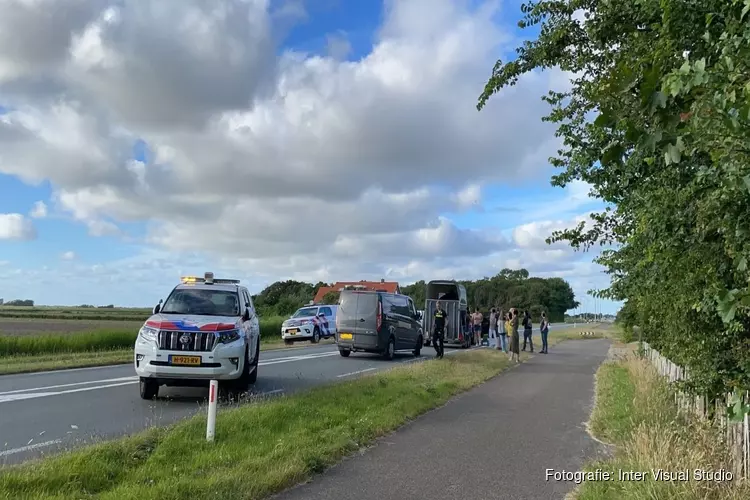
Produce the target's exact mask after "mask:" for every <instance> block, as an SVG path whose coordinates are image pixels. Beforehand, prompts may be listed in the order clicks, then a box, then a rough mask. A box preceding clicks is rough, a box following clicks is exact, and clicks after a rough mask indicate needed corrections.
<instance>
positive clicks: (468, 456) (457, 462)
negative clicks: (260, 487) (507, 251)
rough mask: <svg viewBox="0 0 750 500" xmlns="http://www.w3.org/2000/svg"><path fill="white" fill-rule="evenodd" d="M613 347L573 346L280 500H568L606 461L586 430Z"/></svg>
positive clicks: (461, 399) (557, 349) (539, 358)
mask: <svg viewBox="0 0 750 500" xmlns="http://www.w3.org/2000/svg"><path fill="white" fill-rule="evenodd" d="M608 348H609V341H608V340H606V339H596V340H580V341H567V342H563V343H561V344H558V345H556V346H552V348H551V350H550V354H548V355H543V354H537V355H536V356H534V357H533V358H531V359H529V360H528V361H526V362H525V363H523V364H521V365H520V366H517V367H515V368H513V369H511V370H509V371H508V372H506V373H503V374H501V375H500V376H498V377H496V378H494V379H492V380H490V381H489V382H487V383H485V384H483V385H481V386H479V387H477V388H475V389H473V390H471V391H469V392H467V393H464V394H463V395H461V396H458V397H457V398H455V399H453V400H452V401H450V402H449V403H448V404H447V405H445V406H443V407H441V408H439V409H437V410H434V411H432V412H430V413H427V414H426V415H423V416H422V417H421V418H419V419H417V420H415V421H414V422H411V423H410V424H408V425H407V426H405V427H403V428H402V429H400V430H398V431H396V432H395V433H394V434H391V435H389V436H386V437H384V438H382V439H381V440H379V441H378V443H377V444H376V445H374V446H373V447H372V448H370V449H369V450H367V451H365V452H364V453H362V454H360V455H356V456H354V457H352V458H349V459H347V460H345V461H343V462H342V463H341V464H339V465H337V466H335V467H333V468H331V469H329V470H328V471H327V472H325V473H323V474H321V475H319V476H317V477H315V478H313V479H312V480H311V481H310V482H308V483H306V484H303V485H300V486H297V487H295V488H293V489H291V490H288V491H286V492H284V493H282V494H280V495H277V496H276V497H275V498H276V499H277V500H298V499H299V500H302V499H304V500H317V499H320V500H323V499H326V500H391V499H393V500H403V499H405V498H408V499H410V500H421V499H425V500H443V499H445V500H454V499H457V498H471V499H472V500H484V499H486V500H490V499H492V500H497V499H514V500H515V499H534V500H537V499H539V500H541V499H547V498H549V499H562V498H564V497H565V495H566V494H567V493H568V492H570V491H571V490H573V488H574V487H575V484H574V483H572V482H556V481H554V480H552V479H551V480H549V481H546V480H545V474H546V469H548V468H549V469H555V470H558V471H561V470H566V471H578V470H581V467H582V465H583V463H584V462H586V461H588V460H589V459H591V458H594V457H595V456H596V455H597V453H599V452H600V451H603V450H602V449H601V448H600V446H599V445H598V444H597V443H596V441H595V440H593V439H592V438H591V437H590V436H589V435H588V434H587V433H586V429H585V424H584V423H585V422H586V421H587V420H588V418H589V415H590V412H591V406H592V404H593V398H594V374H595V372H596V370H597V368H598V367H599V365H600V364H601V363H602V361H604V360H605V359H606V357H607V351H608Z"/></svg>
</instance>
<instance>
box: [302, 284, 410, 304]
mask: <svg viewBox="0 0 750 500" xmlns="http://www.w3.org/2000/svg"><path fill="white" fill-rule="evenodd" d="M345 288H350V289H351V288H354V289H360V290H372V291H373V292H388V293H401V288H400V287H399V286H398V282H396V281H385V280H380V281H365V280H362V281H337V282H336V283H334V285H333V286H322V287H320V289H318V293H316V294H315V297H314V298H313V302H314V303H315V304H317V303H318V302H321V301H322V300H323V297H325V296H326V294H327V293H328V292H340V291H342V290H344V289H345Z"/></svg>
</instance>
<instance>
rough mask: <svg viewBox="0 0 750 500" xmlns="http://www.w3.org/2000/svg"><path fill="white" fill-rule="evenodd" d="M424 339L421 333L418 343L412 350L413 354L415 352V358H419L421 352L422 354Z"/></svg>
mask: <svg viewBox="0 0 750 500" xmlns="http://www.w3.org/2000/svg"><path fill="white" fill-rule="evenodd" d="M423 343H424V341H423V340H422V336H421V335H420V336H419V338H418V339H417V345H416V347H414V351H412V354H414V357H415V358H418V357H419V355H420V354H422V344H423Z"/></svg>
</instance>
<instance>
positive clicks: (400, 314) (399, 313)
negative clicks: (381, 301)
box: [392, 295, 414, 349]
mask: <svg viewBox="0 0 750 500" xmlns="http://www.w3.org/2000/svg"><path fill="white" fill-rule="evenodd" d="M392 300H393V313H394V314H393V316H394V319H395V321H396V323H397V326H396V330H397V332H398V333H397V335H398V336H397V340H396V343H397V346H396V348H397V349H408V348H409V347H411V346H413V344H414V341H413V340H412V336H411V317H410V313H409V302H408V300H407V297H406V296H404V295H393V296H392Z"/></svg>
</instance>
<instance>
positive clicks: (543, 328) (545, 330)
mask: <svg viewBox="0 0 750 500" xmlns="http://www.w3.org/2000/svg"><path fill="white" fill-rule="evenodd" d="M539 333H541V334H542V350H541V351H540V352H541V353H542V354H547V335H548V334H549V320H547V314H546V313H542V321H541V323H539Z"/></svg>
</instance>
